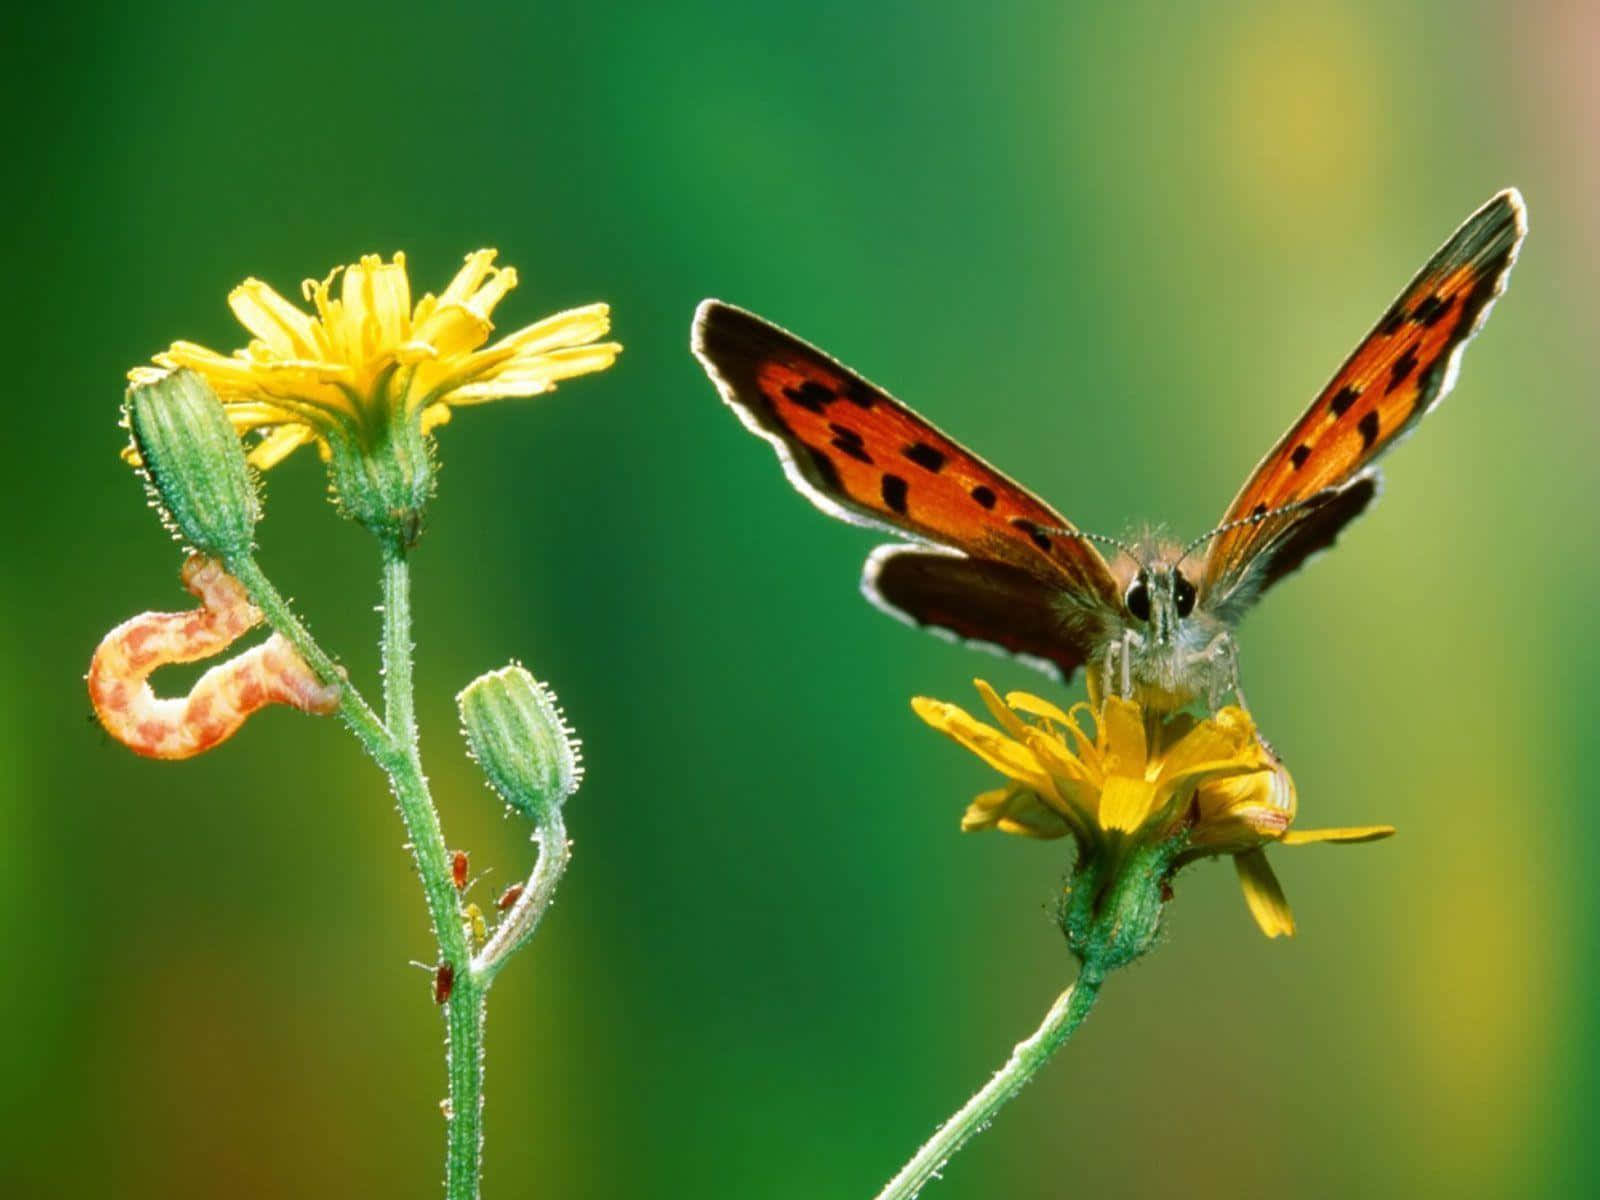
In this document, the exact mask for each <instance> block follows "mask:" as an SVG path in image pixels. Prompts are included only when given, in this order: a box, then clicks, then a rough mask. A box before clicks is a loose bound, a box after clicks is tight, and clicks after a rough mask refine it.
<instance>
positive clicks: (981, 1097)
mask: <svg viewBox="0 0 1600 1200" xmlns="http://www.w3.org/2000/svg"><path fill="white" fill-rule="evenodd" d="M1100 982H1101V979H1100V975H1099V973H1098V972H1095V971H1091V970H1090V969H1089V968H1088V967H1087V966H1086V967H1084V969H1083V970H1082V971H1080V972H1079V974H1078V979H1077V981H1076V982H1075V983H1074V984H1073V985H1072V986H1071V987H1069V988H1068V989H1067V990H1066V991H1064V992H1062V993H1061V995H1059V996H1058V997H1056V1002H1055V1003H1054V1004H1052V1005H1051V1006H1050V1011H1049V1012H1047V1013H1046V1014H1045V1017H1044V1022H1043V1024H1041V1025H1040V1026H1039V1028H1038V1029H1036V1030H1034V1032H1033V1035H1032V1036H1031V1037H1029V1038H1028V1039H1027V1040H1026V1041H1021V1042H1018V1043H1017V1044H1016V1046H1015V1048H1013V1049H1012V1051H1011V1057H1010V1058H1008V1059H1007V1060H1006V1064H1005V1066H1003V1067H1001V1068H1000V1069H999V1070H998V1071H996V1072H995V1073H994V1077H993V1078H992V1079H990V1080H989V1082H988V1083H986V1084H984V1085H983V1087H981V1088H979V1089H978V1090H977V1092H975V1093H974V1094H973V1097H972V1099H970V1100H968V1101H967V1102H966V1103H965V1104H964V1105H962V1106H961V1109H960V1111H959V1112H957V1113H956V1115H955V1116H953V1117H951V1118H950V1119H949V1120H948V1121H946V1122H945V1123H944V1124H943V1125H941V1126H940V1127H939V1130H938V1132H937V1133H935V1134H934V1135H933V1136H932V1137H931V1138H929V1139H928V1140H927V1142H926V1143H925V1144H924V1145H923V1147H922V1149H920V1150H918V1151H917V1152H916V1154H915V1155H913V1156H912V1158H911V1161H910V1162H908V1163H906V1165H905V1166H904V1167H902V1168H901V1169H900V1173H899V1174H898V1175H896V1176H895V1177H894V1178H893V1179H891V1180H890V1181H889V1183H888V1185H887V1186H886V1187H885V1188H884V1189H883V1191H881V1192H879V1193H878V1196H877V1200H911V1197H913V1196H915V1195H916V1194H917V1193H918V1192H920V1191H921V1190H922V1189H923V1187H924V1186H925V1185H926V1184H927V1182H928V1181H929V1180H930V1179H932V1178H933V1177H934V1176H935V1175H937V1174H938V1173H939V1169H940V1168H941V1167H943V1166H944V1165H945V1163H947V1162H949V1161H950V1158H951V1156H953V1155H954V1154H955V1153H956V1151H958V1150H960V1149H961V1148H962V1147H963V1146H965V1145H966V1144H967V1142H969V1141H970V1140H971V1139H972V1138H973V1137H974V1136H975V1135H976V1134H978V1133H980V1132H981V1131H982V1130H984V1129H986V1128H987V1127H988V1125H989V1122H990V1121H992V1120H994V1116H995V1114H996V1113H997V1112H999V1111H1000V1109H1001V1108H1002V1107H1004V1106H1005V1103H1006V1102H1007V1101H1008V1100H1010V1099H1011V1098H1012V1097H1013V1096H1015V1095H1016V1094H1017V1093H1018V1092H1020V1091H1021V1090H1022V1088H1023V1085H1024V1084H1026V1083H1027V1082H1028V1081H1029V1080H1030V1079H1032V1078H1033V1076H1034V1074H1035V1073H1036V1072H1037V1071H1038V1070H1039V1068H1040V1067H1042V1066H1044V1064H1045V1063H1046V1062H1048V1061H1049V1060H1050V1056H1051V1055H1053V1054H1054V1053H1055V1052H1056V1051H1057V1050H1059V1049H1061V1047H1062V1046H1063V1045H1065V1044H1066V1041H1067V1039H1068V1038H1070V1037H1071V1036H1072V1032H1073V1030H1075V1029H1077V1027H1078V1026H1079V1025H1080V1024H1081V1023H1082V1022H1083V1019H1084V1017H1086V1016H1088V1015H1089V1010H1090V1009H1091V1008H1093V1007H1094V1001H1095V997H1096V996H1097V995H1098V994H1099V991H1100Z"/></svg>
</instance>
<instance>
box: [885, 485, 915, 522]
mask: <svg viewBox="0 0 1600 1200" xmlns="http://www.w3.org/2000/svg"><path fill="white" fill-rule="evenodd" d="M909 490H910V489H909V488H908V487H907V485H906V481H905V480H904V479H901V478H900V476H898V475H885V476H884V477H883V484H882V491H883V502H884V503H885V504H887V505H888V506H889V508H890V509H891V510H893V511H894V512H897V513H899V514H900V515H901V516H904V515H905V511H906V493H907V492H908V491H909Z"/></svg>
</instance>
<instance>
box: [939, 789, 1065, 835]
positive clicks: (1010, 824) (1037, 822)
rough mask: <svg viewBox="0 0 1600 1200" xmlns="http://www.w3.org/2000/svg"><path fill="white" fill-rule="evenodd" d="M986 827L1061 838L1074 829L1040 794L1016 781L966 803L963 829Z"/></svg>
mask: <svg viewBox="0 0 1600 1200" xmlns="http://www.w3.org/2000/svg"><path fill="white" fill-rule="evenodd" d="M986 829H998V830H1000V832H1001V833H1013V834H1020V835H1021V836H1023V837H1034V838H1059V837H1065V836H1066V835H1067V834H1069V833H1071V832H1072V826H1071V825H1070V824H1068V822H1067V820H1066V818H1064V817H1063V816H1062V815H1061V814H1060V813H1058V812H1056V811H1055V809H1053V808H1051V807H1050V806H1049V805H1048V804H1046V803H1044V801H1042V800H1041V799H1040V798H1039V796H1038V795H1037V793H1035V792H1033V791H1031V790H1029V789H1028V788H1025V787H1023V786H1022V785H1021V784H1015V783H1013V784H1010V785H1008V786H1006V787H1003V788H996V789H995V790H994V791H992V792H984V793H983V794H982V795H980V796H978V797H977V798H975V799H974V800H973V802H972V803H971V804H970V805H968V806H967V811H966V813H965V815H963V816H962V818H961V830H962V832H963V833H978V832H981V831H983V830H986Z"/></svg>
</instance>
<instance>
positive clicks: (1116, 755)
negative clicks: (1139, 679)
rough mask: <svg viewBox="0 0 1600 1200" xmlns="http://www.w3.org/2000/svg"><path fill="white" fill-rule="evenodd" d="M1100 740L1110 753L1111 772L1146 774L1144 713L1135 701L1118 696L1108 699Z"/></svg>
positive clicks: (1101, 725) (1101, 717) (1108, 763)
mask: <svg viewBox="0 0 1600 1200" xmlns="http://www.w3.org/2000/svg"><path fill="white" fill-rule="evenodd" d="M1100 742H1101V744H1102V745H1103V746H1104V748H1105V752H1106V758H1107V761H1106V767H1105V769H1106V771H1107V772H1116V773H1117V774H1119V775H1143V774H1144V768H1145V761H1146V757H1147V755H1146V749H1147V747H1146V744H1145V738H1144V714H1143V713H1142V712H1141V711H1140V709H1139V706H1138V705H1137V704H1135V703H1134V702H1133V701H1131V700H1123V699H1120V698H1116V697H1113V698H1112V699H1110V700H1107V701H1106V706H1105V708H1103V709H1102V710H1101V712H1100Z"/></svg>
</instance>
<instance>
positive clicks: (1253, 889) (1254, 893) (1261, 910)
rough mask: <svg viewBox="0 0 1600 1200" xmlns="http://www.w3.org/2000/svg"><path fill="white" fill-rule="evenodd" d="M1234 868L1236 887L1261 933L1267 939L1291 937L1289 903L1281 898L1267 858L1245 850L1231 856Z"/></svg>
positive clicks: (1281, 890) (1291, 916) (1259, 851)
mask: <svg viewBox="0 0 1600 1200" xmlns="http://www.w3.org/2000/svg"><path fill="white" fill-rule="evenodd" d="M1233 865H1234V867H1235V868H1236V869H1237V870H1238V872H1239V886H1240V887H1241V888H1243V889H1244V900H1245V903H1246V904H1248V905H1249V906H1250V915H1251V916H1253V917H1254V918H1255V919H1256V924H1257V925H1258V926H1260V927H1261V932H1262V933H1264V934H1266V935H1267V936H1268V937H1269V938H1275V937H1279V936H1284V937H1293V936H1294V914H1293V913H1291V912H1290V911H1289V901H1288V900H1286V899H1285V898H1284V895H1283V888H1282V887H1280V886H1279V885H1278V877H1277V876H1276V875H1274V874H1273V872H1272V866H1271V864H1269V863H1268V862H1267V856H1266V854H1265V853H1263V852H1262V851H1261V850H1260V849H1259V848H1257V849H1255V850H1247V851H1245V853H1243V854H1235V855H1234V856H1233Z"/></svg>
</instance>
